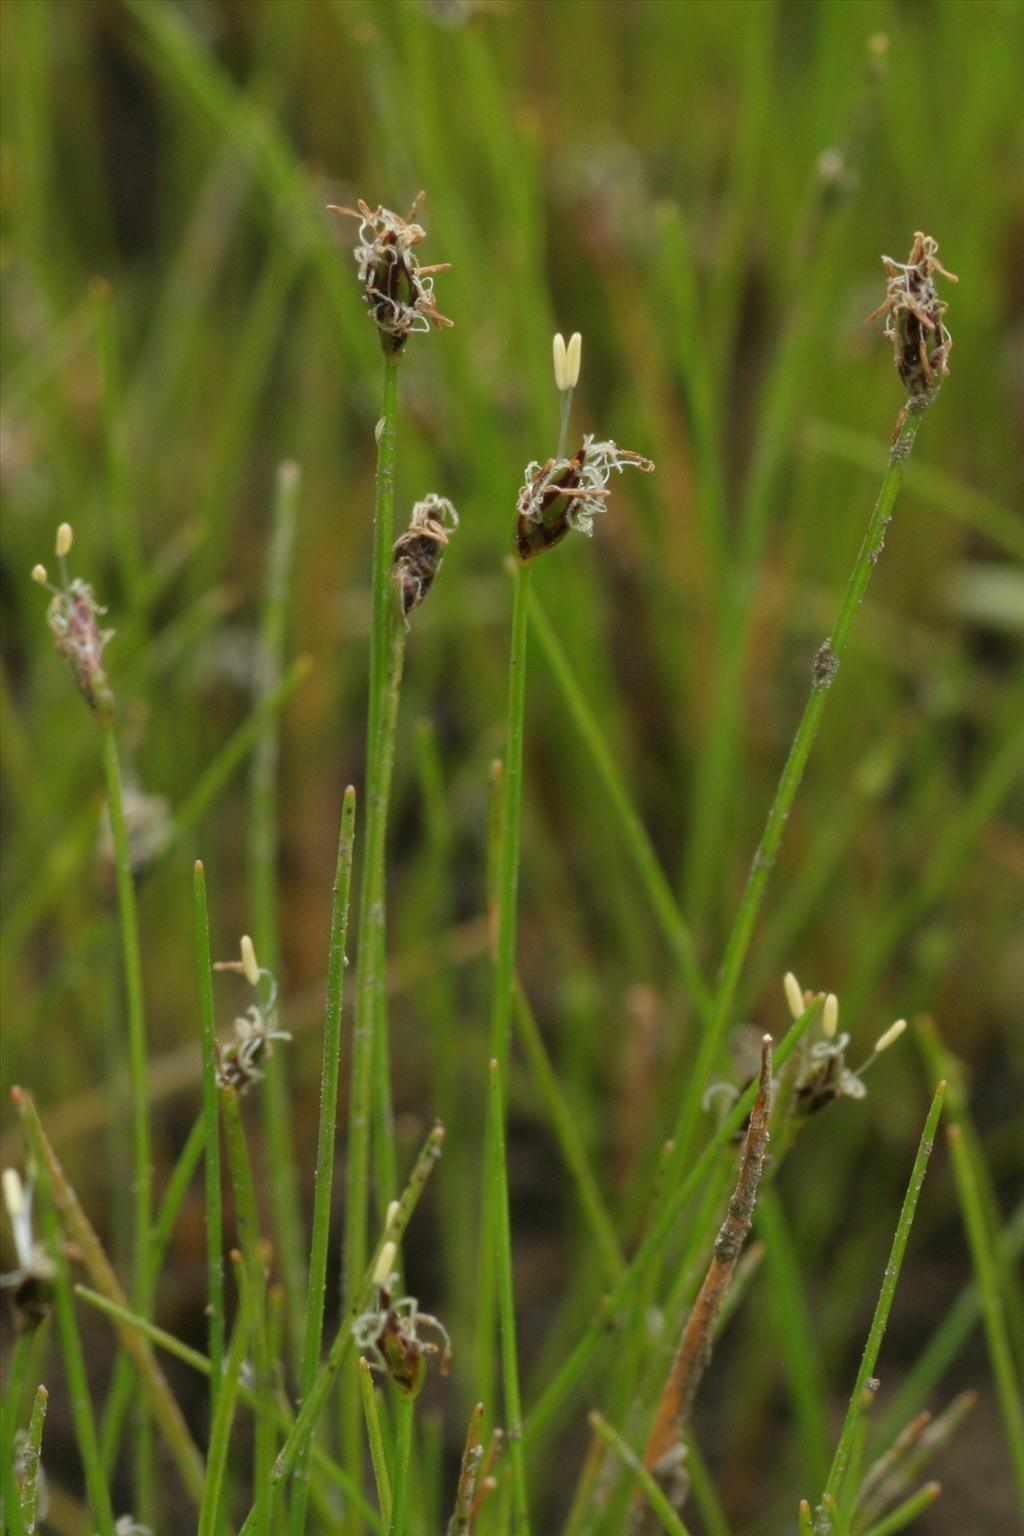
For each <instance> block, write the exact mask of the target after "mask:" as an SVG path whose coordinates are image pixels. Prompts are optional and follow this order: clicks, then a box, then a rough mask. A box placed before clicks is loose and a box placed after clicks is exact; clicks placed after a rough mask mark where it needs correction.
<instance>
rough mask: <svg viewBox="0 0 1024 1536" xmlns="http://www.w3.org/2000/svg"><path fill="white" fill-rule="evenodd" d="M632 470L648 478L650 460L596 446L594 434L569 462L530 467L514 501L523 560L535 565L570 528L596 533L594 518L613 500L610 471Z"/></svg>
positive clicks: (604, 445)
mask: <svg viewBox="0 0 1024 1536" xmlns="http://www.w3.org/2000/svg"><path fill="white" fill-rule="evenodd" d="M630 466H632V467H633V468H635V469H639V470H642V471H643V473H644V474H650V473H651V471H652V470H653V469H654V465H653V463H652V462H651V460H650V459H645V458H643V456H642V455H641V454H639V453H631V452H630V451H629V450H628V449H627V448H619V447H617V445H616V444H615V443H613V442H610V441H609V442H606V443H595V441H594V437H593V434H592V433H588V434H587V436H586V437H585V438H584V439H583V446H582V447H581V448H580V449H579V451H578V453H576V454H575V456H574V457H573V458H571V459H548V461H547V463H546V464H540V463H538V462H537V461H536V460H534V462H533V463H532V464H528V465H527V466H526V471H525V474H524V477H523V484H522V486H521V487H520V491H519V496H518V499H517V501H516V511H517V513H518V522H517V526H516V544H517V547H518V550H519V557H520V559H522V560H532V559H533V557H534V556H535V555H539V554H541V553H542V552H543V551H544V550H546V549H550V548H551V547H552V546H553V545H555V544H558V543H560V542H561V541H562V539H564V538H565V536H566V534H567V533H569V532H570V530H572V529H575V530H576V532H577V533H585V534H588V535H589V534H591V533H593V531H594V518H595V516H596V515H597V513H598V512H603V511H604V498H605V497H607V496H610V495H611V492H610V491H609V490H608V481H609V479H610V478H611V472H612V470H613V469H614V470H618V471H619V473H620V474H621V473H622V471H623V470H624V469H626V468H628V467H630Z"/></svg>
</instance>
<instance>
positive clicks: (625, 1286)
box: [523, 1000, 821, 1446]
mask: <svg viewBox="0 0 1024 1536" xmlns="http://www.w3.org/2000/svg"><path fill="white" fill-rule="evenodd" d="M820 1011H821V1004H820V1002H819V1001H818V1000H815V1001H814V1002H813V1003H811V1005H810V1006H809V1007H808V1008H807V1009H805V1011H804V1012H803V1013H802V1014H801V1016H800V1018H799V1019H796V1020H795V1021H794V1023H793V1024H792V1025H791V1027H790V1029H789V1031H788V1032H787V1034H786V1035H785V1037H784V1038H783V1040H782V1042H781V1043H780V1045H779V1048H778V1050H777V1051H776V1052H775V1070H776V1072H780V1071H781V1070H782V1068H783V1067H784V1066H785V1064H786V1062H787V1060H788V1059H789V1057H790V1055H791V1054H792V1052H793V1051H794V1050H795V1049H796V1047H797V1046H798V1045H799V1043H800V1041H801V1040H802V1039H803V1036H804V1034H805V1032H806V1031H807V1029H808V1028H809V1027H810V1025H811V1023H812V1022H813V1020H814V1019H816V1018H817V1016H818V1014H819V1012H820ZM756 1097H757V1084H756V1083H751V1084H749V1086H748V1087H747V1088H746V1089H745V1090H744V1092H743V1093H741V1094H740V1096H739V1098H738V1099H737V1101H736V1103H735V1104H734V1105H733V1107H732V1109H731V1110H730V1111H729V1113H728V1114H727V1115H726V1116H725V1118H724V1119H723V1121H722V1123H721V1125H720V1126H719V1127H718V1129H717V1131H716V1132H715V1134H714V1136H712V1137H711V1139H710V1141H709V1142H708V1144H707V1146H706V1147H705V1148H704V1150H703V1151H702V1153H701V1155H700V1156H699V1157H698V1158H697V1160H696V1162H695V1163H694V1165H693V1167H692V1168H691V1169H690V1171H689V1173H688V1174H687V1175H686V1177H685V1178H684V1179H683V1181H682V1183H681V1184H680V1185H678V1186H677V1187H676V1188H675V1189H666V1192H665V1198H664V1200H663V1201H662V1203H661V1207H660V1209H659V1212H658V1215H657V1218H656V1219H655V1220H654V1221H653V1222H652V1223H651V1226H650V1229H649V1231H648V1232H647V1233H646V1235H645V1236H644V1239H643V1242H642V1243H641V1244H640V1247H639V1248H638V1249H637V1251H636V1253H635V1254H634V1256H633V1258H632V1259H631V1260H630V1263H629V1265H628V1266H627V1268H626V1270H625V1272H624V1273H623V1275H622V1278H621V1279H620V1280H619V1281H618V1283H617V1284H616V1285H615V1286H613V1287H612V1290H611V1292H610V1293H609V1295H608V1298H607V1300H606V1301H605V1302H604V1304H603V1305H602V1307H601V1309H600V1311H599V1313H598V1314H597V1316H596V1317H595V1318H594V1319H593V1321H592V1322H591V1324H590V1327H589V1328H588V1330H587V1332H586V1333H585V1334H584V1335H583V1337H582V1338H581V1339H580V1341H579V1343H578V1344H577V1345H576V1346H575V1348H574V1349H573V1350H572V1351H571V1353H570V1354H569V1355H568V1356H567V1357H566V1360H565V1362H564V1364H563V1365H562V1368H561V1369H560V1370H559V1372H558V1373H557V1375H556V1376H554V1377H553V1378H552V1379H551V1381H550V1382H549V1383H548V1385H547V1387H546V1388H545V1390H544V1392H543V1393H542V1394H541V1396H540V1397H539V1398H538V1399H537V1402H536V1403H535V1404H534V1406H533V1407H532V1408H531V1410H530V1412H529V1415H528V1416H527V1420H526V1424H525V1426H524V1429H523V1439H524V1443H525V1444H526V1445H527V1446H529V1445H531V1444H532V1443H533V1442H534V1441H535V1440H536V1439H537V1438H538V1437H539V1436H540V1435H542V1434H543V1433H544V1431H545V1430H546V1429H547V1427H548V1426H549V1425H550V1423H551V1420H552V1419H553V1418H554V1416H555V1414H556V1413H557V1412H558V1410H559V1408H560V1407H561V1405H562V1403H563V1402H564V1401H565V1399H566V1397H568V1395H569V1393H570V1392H571V1391H572V1389H573V1387H574V1386H575V1385H576V1383H577V1382H578V1381H579V1379H580V1377H581V1376H582V1375H583V1373H584V1371H585V1370H586V1368H587V1366H588V1365H589V1364H590V1361H591V1360H592V1359H593V1357H594V1355H595V1354H596V1353H597V1351H598V1349H599V1348H600V1345H601V1341H602V1340H603V1339H604V1338H606V1337H607V1336H608V1330H609V1323H610V1322H611V1321H612V1320H614V1318H615V1316H616V1314H617V1313H618V1312H619V1311H620V1310H621V1309H622V1308H623V1307H624V1306H628V1305H630V1304H631V1301H632V1298H633V1296H634V1294H635V1290H636V1287H637V1286H638V1285H639V1284H640V1283H641V1281H642V1279H643V1276H644V1274H645V1273H646V1271H647V1267H648V1265H649V1264H650V1263H652V1261H653V1260H654V1259H655V1258H656V1257H657V1256H658V1254H660V1253H661V1252H662V1250H663V1248H664V1245H665V1243H666V1241H667V1239H668V1238H669V1236H670V1235H671V1233H672V1232H673V1231H674V1229H675V1227H676V1223H677V1222H678V1220H679V1217H680V1215H681V1213H682V1211H683V1208H684V1207H685V1205H686V1204H687V1202H688V1201H689V1200H690V1199H691V1198H692V1196H693V1195H694V1193H695V1192H696V1191H697V1190H698V1189H700V1188H701V1186H702V1185H703V1183H704V1180H705V1179H706V1178H707V1175H708V1174H709V1172H710V1171H711V1170H712V1168H713V1167H714V1165H715V1162H716V1160H717V1158H718V1156H719V1153H720V1152H721V1151H722V1149H723V1148H724V1147H726V1146H727V1145H728V1144H729V1142H730V1141H731V1139H732V1137H733V1136H734V1135H735V1134H736V1132H737V1131H738V1130H739V1129H740V1127H741V1126H742V1125H743V1124H744V1123H745V1121H746V1118H747V1116H748V1115H749V1113H750V1111H751V1109H752V1108H753V1105H754V1100H755V1098H756Z"/></svg>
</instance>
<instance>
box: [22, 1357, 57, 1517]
mask: <svg viewBox="0 0 1024 1536" xmlns="http://www.w3.org/2000/svg"><path fill="white" fill-rule="evenodd" d="M49 1396H50V1394H49V1393H48V1392H47V1390H46V1388H45V1387H43V1386H40V1387H37V1388H36V1395H35V1398H34V1399H33V1402H32V1417H31V1418H30V1419H29V1421H28V1440H27V1442H26V1445H25V1463H24V1472H23V1474H22V1483H21V1518H22V1520H23V1521H24V1522H25V1530H26V1531H27V1532H28V1536H32V1532H33V1531H34V1530H35V1528H36V1504H37V1502H38V1497H39V1456H40V1453H41V1451H42V1445H43V1424H44V1423H45V1421H46V1408H47V1403H48V1402H49Z"/></svg>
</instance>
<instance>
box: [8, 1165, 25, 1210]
mask: <svg viewBox="0 0 1024 1536" xmlns="http://www.w3.org/2000/svg"><path fill="white" fill-rule="evenodd" d="M3 1185H4V1204H5V1205H6V1207H7V1214H8V1216H10V1218H11V1221H12V1222H15V1221H17V1220H18V1219H19V1217H20V1216H21V1213H22V1211H23V1210H24V1209H25V1191H24V1189H23V1188H22V1183H21V1175H20V1174H19V1172H18V1170H17V1169H16V1168H5V1169H4V1174H3Z"/></svg>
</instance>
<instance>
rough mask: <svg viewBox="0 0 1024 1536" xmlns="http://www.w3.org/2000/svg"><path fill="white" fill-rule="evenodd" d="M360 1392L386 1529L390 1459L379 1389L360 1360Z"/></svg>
mask: <svg viewBox="0 0 1024 1536" xmlns="http://www.w3.org/2000/svg"><path fill="white" fill-rule="evenodd" d="M359 1392H360V1395H361V1397H362V1400H363V1417H364V1418H365V1420H366V1438H367V1439H368V1440H369V1442H370V1460H371V1462H372V1463H373V1480H374V1482H375V1483H376V1485H377V1502H378V1503H379V1504H380V1513H381V1519H382V1522H383V1525H384V1529H385V1530H388V1529H390V1526H391V1478H390V1476H389V1475H388V1458H387V1453H386V1452H385V1450H384V1435H383V1433H382V1431H381V1427H380V1412H379V1409H378V1406H377V1389H376V1387H375V1386H374V1384H373V1373H372V1372H371V1370H370V1365H369V1362H368V1361H367V1360H364V1359H363V1358H362V1357H360V1360H359Z"/></svg>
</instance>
